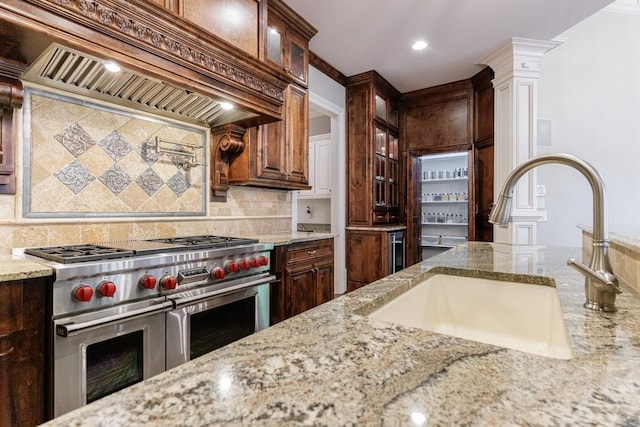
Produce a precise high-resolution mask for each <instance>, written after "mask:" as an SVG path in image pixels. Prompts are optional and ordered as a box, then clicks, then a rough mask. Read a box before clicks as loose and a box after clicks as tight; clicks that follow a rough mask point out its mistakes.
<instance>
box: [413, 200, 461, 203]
mask: <svg viewBox="0 0 640 427" xmlns="http://www.w3.org/2000/svg"><path fill="white" fill-rule="evenodd" d="M422 203H423V204H442V203H469V201H468V200H429V201H427V200H423V201H422Z"/></svg>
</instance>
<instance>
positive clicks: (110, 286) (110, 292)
mask: <svg viewBox="0 0 640 427" xmlns="http://www.w3.org/2000/svg"><path fill="white" fill-rule="evenodd" d="M97 289H98V293H99V294H100V296H101V297H112V296H114V295H115V293H116V284H115V283H113V282H109V281H106V280H105V281H104V282H100V284H99V285H98V288H97Z"/></svg>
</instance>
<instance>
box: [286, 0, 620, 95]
mask: <svg viewBox="0 0 640 427" xmlns="http://www.w3.org/2000/svg"><path fill="white" fill-rule="evenodd" d="M611 1H612V0H394V1H390V0H285V2H286V3H287V4H288V5H289V6H291V7H292V8H293V9H294V10H295V11H296V12H297V13H298V14H300V15H301V16H302V17H304V18H305V19H306V20H307V21H308V22H309V23H310V24H311V25H313V26H314V27H316V29H317V30H318V34H316V35H315V36H314V38H313V39H311V45H310V47H311V50H312V51H313V52H314V53H316V54H317V55H318V56H320V57H321V58H322V59H324V60H325V61H327V62H328V63H330V64H331V65H332V66H334V67H335V68H337V69H338V70H340V71H341V72H342V73H343V74H345V75H347V76H351V75H354V74H358V73H362V72H365V71H369V70H376V71H378V72H379V73H380V74H381V75H382V76H383V77H384V78H385V79H387V80H388V81H389V82H390V83H391V84H392V85H393V86H395V87H396V89H398V90H399V91H400V92H403V93H404V92H410V91H412V90H417V89H423V88H427V87H431V86H435V85H438V84H442V83H449V82H453V81H456V80H461V79H466V78H469V77H471V76H472V75H474V74H475V73H477V72H478V71H480V69H481V68H482V67H481V66H480V65H478V64H479V63H480V61H481V60H482V59H483V58H485V57H486V56H487V55H488V54H489V53H491V52H492V51H494V50H495V49H497V48H499V47H501V46H503V45H505V44H506V43H507V42H509V40H511V37H521V38H529V39H536V40H551V39H552V38H554V37H556V36H557V35H559V34H560V33H562V32H563V31H565V30H567V29H569V28H570V27H572V26H574V25H575V24H577V23H578V22H580V21H582V20H583V19H585V18H586V17H588V16H590V15H592V14H593V13H595V12H596V11H598V10H600V9H602V8H603V7H604V6H606V5H607V4H609V3H611ZM417 39H425V40H426V41H427V42H428V43H429V47H428V48H427V49H425V50H423V51H421V52H414V51H412V50H411V44H412V43H413V42H414V41H415V40H417Z"/></svg>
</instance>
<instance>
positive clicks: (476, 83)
mask: <svg viewBox="0 0 640 427" xmlns="http://www.w3.org/2000/svg"><path fill="white" fill-rule="evenodd" d="M493 77H494V74H493V70H492V69H491V68H490V67H486V68H485V69H483V70H482V71H480V72H479V73H478V74H476V75H475V76H473V77H472V78H471V82H472V83H473V159H474V164H473V169H474V177H475V188H474V193H475V206H474V212H475V218H474V223H475V233H474V234H475V240H478V241H483V242H493V224H491V223H490V222H489V214H490V213H491V206H492V204H493V163H494V161H493V159H494V153H493V128H494V124H493V108H494V107H493V105H494V104H493V84H492V82H491V81H492V80H493Z"/></svg>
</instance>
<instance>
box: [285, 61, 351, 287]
mask: <svg viewBox="0 0 640 427" xmlns="http://www.w3.org/2000/svg"><path fill="white" fill-rule="evenodd" d="M309 104H310V106H311V107H312V108H313V109H314V110H316V111H318V112H320V113H322V114H325V115H327V116H329V117H331V142H332V150H331V151H332V157H333V158H332V171H334V172H333V173H332V182H331V188H332V194H331V232H332V233H336V234H338V237H337V238H336V239H335V257H334V259H335V265H334V268H335V276H334V278H335V280H334V282H335V292H336V293H344V292H345V291H346V289H347V271H346V267H345V238H344V237H345V232H344V228H345V221H346V213H345V212H346V205H345V203H346V202H345V201H346V196H345V190H346V184H345V183H346V166H345V165H346V114H345V110H346V90H345V88H344V86H342V85H340V84H339V83H337V82H336V81H334V80H333V79H331V78H329V77H327V76H326V75H325V74H323V73H321V72H320V71H318V70H317V69H316V68H314V67H309ZM297 214H298V220H299V221H300V222H305V220H304V216H302V212H297Z"/></svg>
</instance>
